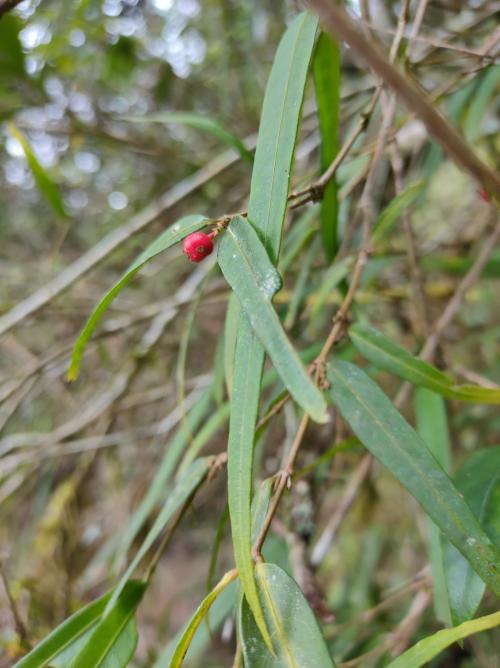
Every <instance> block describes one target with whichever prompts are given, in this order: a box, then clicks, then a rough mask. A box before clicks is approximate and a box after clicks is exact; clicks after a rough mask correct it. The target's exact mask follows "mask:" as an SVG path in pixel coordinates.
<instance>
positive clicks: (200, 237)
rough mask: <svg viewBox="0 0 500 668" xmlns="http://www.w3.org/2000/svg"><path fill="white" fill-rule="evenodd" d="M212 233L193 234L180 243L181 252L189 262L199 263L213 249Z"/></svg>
mask: <svg viewBox="0 0 500 668" xmlns="http://www.w3.org/2000/svg"><path fill="white" fill-rule="evenodd" d="M212 237H213V233H210V234H205V232H193V233H192V234H190V235H189V236H187V237H186V238H185V239H184V241H183V242H182V250H183V251H184V253H185V255H186V257H187V259H188V260H190V261H191V262H201V261H202V260H204V259H205V258H206V257H207V255H210V253H211V252H212V251H213V249H214V245H213V243H212Z"/></svg>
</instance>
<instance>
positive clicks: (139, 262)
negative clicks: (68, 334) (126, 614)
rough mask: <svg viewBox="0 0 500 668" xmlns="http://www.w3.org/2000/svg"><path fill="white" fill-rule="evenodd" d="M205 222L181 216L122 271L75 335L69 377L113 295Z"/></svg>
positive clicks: (77, 367) (73, 377)
mask: <svg viewBox="0 0 500 668" xmlns="http://www.w3.org/2000/svg"><path fill="white" fill-rule="evenodd" d="M206 224H207V219H206V218H204V217H203V216H199V215H192V216H186V217H185V218H181V219H180V220H179V221H177V222H176V223H175V224H174V225H171V226H170V227H169V228H167V229H166V230H165V231H164V232H162V233H161V234H160V236H159V237H157V238H156V239H155V240H154V241H153V242H152V243H151V244H150V245H149V246H148V247H147V248H146V250H145V251H143V252H142V253H141V254H140V255H139V257H138V258H137V259H136V260H135V262H133V263H132V264H131V265H130V267H129V268H128V269H127V270H126V271H125V273H124V274H123V276H122V277H121V278H120V280H119V281H117V282H116V283H115V284H114V285H113V287H112V288H111V290H109V291H108V292H107V293H106V294H105V295H104V297H103V298H102V299H101V301H100V302H99V303H98V304H97V306H96V307H95V309H94V310H93V311H92V313H91V315H90V317H89V319H88V320H87V322H86V323H85V325H84V327H83V329H82V331H81V332H80V334H79V335H78V338H77V340H76V342H75V345H74V347H73V352H72V354H71V362H70V366H69V369H68V375H67V377H68V380H76V378H77V377H78V372H79V370H80V364H81V359H82V356H83V353H84V350H85V347H86V345H87V343H88V341H89V339H90V337H91V336H92V332H93V331H94V329H95V328H96V326H97V323H98V322H99V320H100V319H101V318H102V316H103V314H104V312H105V311H106V309H107V308H108V306H109V305H110V304H111V302H112V301H113V300H114V299H115V297H116V296H117V295H118V294H119V293H120V292H121V291H122V290H123V288H124V287H125V286H126V285H127V284H128V283H130V281H131V280H132V279H133V278H134V276H135V275H136V274H137V272H138V271H139V270H140V269H141V267H143V266H144V265H145V264H146V262H149V261H150V260H152V259H153V258H154V257H156V256H157V255H159V254H160V253H163V251H166V250H167V249H169V248H171V247H172V246H174V245H175V244H177V243H179V241H182V239H184V237H187V236H188V234H191V233H192V232H196V231H198V230H201V228H202V227H205V225H206Z"/></svg>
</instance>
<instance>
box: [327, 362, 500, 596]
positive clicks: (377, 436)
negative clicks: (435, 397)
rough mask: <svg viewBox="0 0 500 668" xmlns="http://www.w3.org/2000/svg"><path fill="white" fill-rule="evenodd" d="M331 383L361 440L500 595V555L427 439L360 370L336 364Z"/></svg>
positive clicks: (340, 406)
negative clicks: (424, 438)
mask: <svg viewBox="0 0 500 668" xmlns="http://www.w3.org/2000/svg"><path fill="white" fill-rule="evenodd" d="M328 378H329V380H330V382H331V385H332V388H331V393H332V398H333V401H334V403H335V404H336V405H337V407H338V409H339V410H340V412H341V414H342V416H343V417H344V419H345V420H346V421H347V422H348V423H349V425H350V426H351V428H352V430H353V432H354V433H355V434H356V436H357V437H358V438H359V440H360V441H361V442H362V443H363V445H364V446H365V447H366V448H367V449H368V450H370V452H371V453H372V454H373V455H374V456H375V457H376V458H377V459H379V460H380V461H381V462H382V464H383V465H384V466H385V467H386V468H387V469H388V470H389V471H390V472H391V473H392V474H393V475H394V476H395V477H396V478H397V479H398V480H399V481H400V483H401V484H402V485H403V486H404V487H406V489H407V490H408V492H410V494H411V495H412V496H414V497H415V499H417V501H418V502H419V503H420V504H421V506H422V508H423V509H424V510H425V512H426V513H427V515H428V516H429V517H430V518H431V519H432V520H433V522H434V523H435V524H436V525H437V526H438V527H439V529H440V530H441V532H442V533H443V534H444V535H445V536H446V537H447V538H448V540H449V541H450V542H451V543H452V544H453V545H455V547H456V548H457V549H458V550H459V551H460V552H461V553H462V555H463V556H464V557H465V558H466V559H467V561H468V562H469V563H470V565H471V566H472V568H473V569H474V570H475V571H476V573H477V574H478V575H479V576H480V577H481V578H482V579H483V580H484V581H485V582H486V583H487V584H488V586H489V587H490V588H491V589H492V591H494V592H495V593H496V594H497V595H499V596H500V550H499V549H498V548H497V546H496V545H495V544H494V543H493V541H492V540H491V538H490V537H489V536H488V535H487V534H486V532H485V531H484V529H483V528H482V527H481V526H480V524H479V522H478V521H477V519H476V517H475V516H474V514H473V513H472V511H471V509H470V508H469V506H468V505H467V503H466V501H465V500H464V498H463V496H462V495H461V493H460V492H459V490H458V489H457V488H456V486H455V485H454V484H453V482H452V481H451V480H450V478H449V477H448V476H447V475H446V473H445V472H444V471H443V469H442V468H441V466H439V464H438V462H437V461H436V459H435V458H434V457H433V455H432V454H431V452H430V451H429V449H428V448H427V447H426V445H425V443H424V442H423V441H422V439H421V438H420V437H419V436H418V434H417V433H416V432H415V431H414V430H413V429H412V427H410V425H409V424H408V423H407V422H406V420H405V419H404V418H403V416H402V415H401V414H400V413H399V412H398V411H397V410H396V408H395V407H394V406H393V404H392V403H391V401H390V400H389V399H388V398H387V397H386V395H385V394H384V393H383V392H382V390H381V389H380V388H379V387H378V385H376V384H375V383H374V382H373V381H372V380H371V378H369V377H368V376H367V375H366V373H365V372H364V371H363V370H362V369H360V368H359V367H357V366H355V365H354V364H351V363H350V362H344V361H342V360H336V361H334V362H332V363H331V364H330V367H329V371H328Z"/></svg>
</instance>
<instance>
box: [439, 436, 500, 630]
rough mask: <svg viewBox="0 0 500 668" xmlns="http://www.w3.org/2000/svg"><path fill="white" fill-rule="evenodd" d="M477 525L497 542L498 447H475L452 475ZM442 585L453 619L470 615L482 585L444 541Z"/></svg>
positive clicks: (499, 507)
mask: <svg viewBox="0 0 500 668" xmlns="http://www.w3.org/2000/svg"><path fill="white" fill-rule="evenodd" d="M454 482H455V485H456V486H457V489H458V490H459V491H460V493H461V494H463V496H464V498H465V500H466V502H467V503H468V504H469V506H470V508H471V510H472V512H473V513H474V515H475V516H476V517H477V519H478V521H479V522H480V523H481V526H482V527H483V529H484V530H485V531H486V533H487V534H488V535H489V536H490V538H491V539H492V541H493V542H494V543H495V544H496V545H500V446H496V447H492V448H488V449H487V450H478V451H476V452H475V453H474V454H473V455H471V456H470V457H468V458H467V459H466V461H465V462H464V463H463V464H462V466H461V467H460V468H459V470H458V471H457V473H456V475H455V477H454ZM444 555H445V558H444V565H445V573H446V585H447V589H448V596H449V599H450V608H451V615H452V619H453V622H454V623H455V624H459V623H460V622H465V621H468V620H469V619H472V617H474V615H475V613H476V611H477V609H478V607H479V604H480V603H481V599H482V597H483V594H484V591H485V588H486V585H485V582H484V580H483V579H481V577H480V576H479V575H478V574H477V573H476V572H475V571H474V570H473V568H472V567H471V564H470V563H469V561H468V560H467V559H465V558H464V557H463V556H462V554H460V552H459V551H458V550H457V549H456V548H455V547H454V546H453V545H451V544H450V543H449V542H448V541H446V542H445V545H444Z"/></svg>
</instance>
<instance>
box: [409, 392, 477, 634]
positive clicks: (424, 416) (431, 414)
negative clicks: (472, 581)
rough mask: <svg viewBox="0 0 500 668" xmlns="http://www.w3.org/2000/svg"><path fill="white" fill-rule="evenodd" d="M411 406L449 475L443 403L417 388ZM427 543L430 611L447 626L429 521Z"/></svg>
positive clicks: (439, 559) (435, 534) (440, 565)
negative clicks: (429, 568) (432, 600)
mask: <svg viewBox="0 0 500 668" xmlns="http://www.w3.org/2000/svg"><path fill="white" fill-rule="evenodd" d="M414 403H415V417H416V420H417V431H418V434H419V436H420V437H421V438H422V440H423V441H424V443H425V444H426V445H427V447H428V448H429V450H430V451H431V452H432V454H433V455H434V457H435V458H436V460H437V462H438V464H439V465H440V466H441V468H442V469H443V471H445V473H448V474H449V472H450V464H451V455H450V440H449V435H448V420H447V416H446V407H445V404H444V400H443V399H442V397H440V396H439V395H437V394H435V393H434V392H431V391H430V390H427V389H426V388H423V387H419V388H417V391H416V392H415V402H414ZM427 540H428V551H429V561H430V564H431V571H432V586H433V592H434V610H435V612H436V617H437V619H439V620H440V621H442V622H443V623H445V624H448V625H449V624H450V621H451V616H450V605H449V603H448V592H447V589H446V581H445V577H444V556H443V546H442V543H441V532H440V531H439V529H438V527H437V526H436V525H435V524H434V522H433V521H432V520H431V519H429V518H427ZM466 563H468V562H466Z"/></svg>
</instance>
